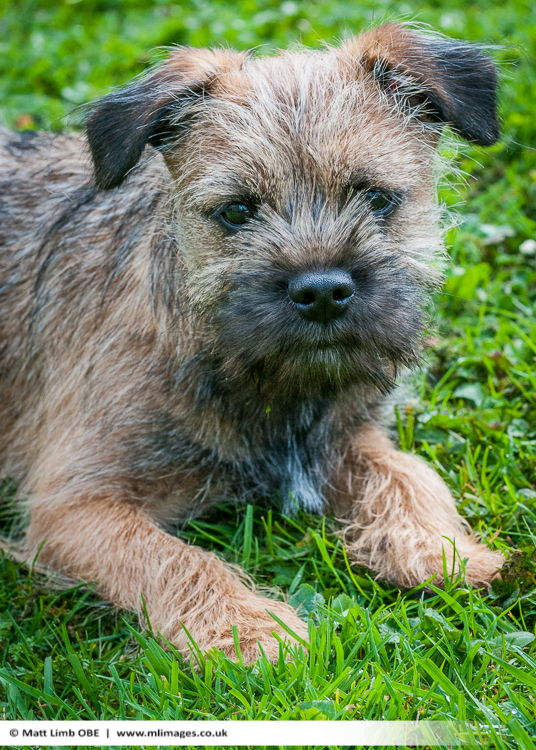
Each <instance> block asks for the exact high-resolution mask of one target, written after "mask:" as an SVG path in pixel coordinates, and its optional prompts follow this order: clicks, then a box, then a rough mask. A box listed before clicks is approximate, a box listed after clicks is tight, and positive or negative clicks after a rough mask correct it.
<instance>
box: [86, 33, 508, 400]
mask: <svg viewBox="0 0 536 750" xmlns="http://www.w3.org/2000/svg"><path fill="white" fill-rule="evenodd" d="M151 83H152V86H151ZM179 90H180V91H181V92H182V93H181V95H179V93H178V91H179ZM148 99H149V100H150V104H149V105H148V104H147V100H148ZM142 102H145V104H142ZM118 112H121V113H122V115H123V117H122V119H121V120H120V119H119V117H117V113H118ZM445 121H448V122H450V123H451V124H452V125H453V126H454V127H455V128H456V129H457V130H458V131H459V132H461V133H462V134H463V135H465V136H466V137H467V138H469V139H470V140H475V141H477V142H480V143H482V144H487V143H492V142H493V141H494V140H495V139H496V137H497V123H496V114H495V71H494V68H493V65H492V64H491V63H490V61H489V60H488V59H487V58H485V57H484V56H482V55H481V54H480V53H479V52H477V51H475V50H474V49H473V48H472V47H470V46H468V45H464V44H460V43H449V42H446V41H443V40H438V39H435V38H428V39H426V38H424V37H420V36H418V35H416V34H415V33H414V32H411V31H409V30H407V29H405V28H403V27H398V26H387V27H379V28H378V29H376V30H374V31H373V32H369V33H368V34H365V35H362V36H361V37H359V38H358V39H356V40H352V41H350V42H348V43H346V44H345V45H343V46H342V47H341V48H340V49H337V50H327V51H322V52H295V53H283V54H280V55H279V56H277V57H271V58H263V59H255V58H252V59H250V58H248V57H246V56H245V55H242V54H238V53H232V52H218V53H211V52H207V51H195V50H180V51H178V52H176V53H175V54H174V55H173V56H172V57H171V58H170V59H169V60H168V62H167V63H166V64H165V65H164V66H163V68H162V69H161V70H160V71H157V72H156V73H155V74H153V76H152V78H148V79H145V80H144V81H142V82H141V83H139V84H137V85H135V86H134V87H132V88H131V89H127V91H126V93H125V92H119V94H114V95H111V97H109V98H108V100H105V103H104V104H103V105H101V107H100V109H97V110H96V111H95V113H94V114H93V115H92V116H91V117H90V120H89V124H88V134H89V139H90V145H91V147H92V151H93V155H94V159H95V165H96V176H97V181H98V182H100V184H101V185H102V186H103V187H108V188H109V187H114V186H115V185H116V184H119V182H121V181H122V179H123V178H124V176H125V175H126V173H127V171H128V169H130V168H131V167H132V166H133V165H134V164H135V163H136V161H137V158H139V155H140V154H141V150H142V149H143V147H144V145H145V144H146V143H147V142H148V143H152V144H153V145H155V146H157V147H160V148H161V149H162V153H163V154H164V157H165V159H166V162H167V164H168V167H169V169H170V172H171V175H172V177H173V180H174V184H175V187H176V189H175V195H174V199H175V209H176V227H177V234H178V237H177V240H178V247H179V251H180V253H181V255H182V258H183V262H184V265H185V268H186V276H187V278H186V284H187V290H188V294H189V300H190V304H191V307H192V309H193V311H194V312H195V313H196V314H197V315H198V316H201V317H202V318H203V320H204V322H205V325H206V329H207V330H208V331H209V332H210V337H211V339H212V345H213V349H214V351H215V352H216V354H217V357H218V360H219V362H220V365H221V367H222V368H223V369H224V371H225V372H226V374H227V375H228V376H229V377H233V376H235V377H236V376H240V377H242V376H244V375H249V376H250V377H253V378H255V379H256V380H257V381H258V382H259V383H265V384H266V383H269V384H270V385H271V387H275V388H276V389H277V388H279V389H281V390H284V391H287V392H294V393H302V394H307V393H310V392H313V391H316V392H322V393H326V392H337V391H338V390H340V389H341V388H343V387H345V386H347V385H350V384H355V383H365V384H374V385H375V386H376V387H378V388H380V389H384V390H385V389H388V388H389V386H390V385H391V383H392V382H393V377H394V374H395V372H396V370H397V368H398V367H399V366H400V365H404V364H410V363H412V362H414V361H415V360H416V358H417V356H418V349H419V339H420V335H421V330H422V312H421V311H422V303H423V299H424V297H425V295H426V293H427V291H428V290H430V289H431V288H433V287H434V286H435V285H436V284H437V282H438V280H439V277H440V274H439V272H438V270H437V259H438V255H440V254H441V249H442V243H441V236H440V231H439V225H438V215H439V210H438V207H437V203H436V198H435V192H434V168H435V164H436V156H435V154H436V146H437V143H438V140H439V136H440V132H441V126H442V124H443V123H444V122H445ZM114 123H115V128H116V130H117V129H118V130H119V132H120V135H121V139H122V140H121V141H119V140H118V144H119V143H120V142H122V143H123V144H125V143H126V144H128V138H129V137H130V139H131V140H130V149H131V153H125V149H126V146H125V145H123V153H122V158H121V153H120V154H119V156H117V149H116V151H115V152H114V147H113V146H114V144H113V135H112V144H111V146H112V147H111V146H110V132H108V133H107V134H106V132H105V131H106V129H108V131H110V130H113V128H114ZM125 123H126V127H125ZM129 123H130V124H132V125H133V127H130V129H129ZM144 129H145V130H144ZM125 130H126V131H128V132H125ZM132 130H134V134H132ZM129 133H130V136H129ZM106 138H108V146H106V145H103V139H106ZM136 139H137V141H136ZM133 141H134V143H133ZM106 149H107V150H106ZM114 153H115V164H114V160H113V159H114V157H113V154H114ZM110 154H111V155H112V157H110Z"/></svg>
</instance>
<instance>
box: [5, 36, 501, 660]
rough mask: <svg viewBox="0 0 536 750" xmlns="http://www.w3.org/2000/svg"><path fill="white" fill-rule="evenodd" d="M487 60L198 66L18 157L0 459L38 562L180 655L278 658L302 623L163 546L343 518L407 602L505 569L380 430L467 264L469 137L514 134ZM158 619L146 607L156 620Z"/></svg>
mask: <svg viewBox="0 0 536 750" xmlns="http://www.w3.org/2000/svg"><path fill="white" fill-rule="evenodd" d="M496 91H497V73H496V69H495V66H494V64H493V62H492V61H491V60H490V59H489V58H488V57H487V56H486V55H485V54H484V53H483V52H482V50H481V49H480V48H479V47H478V46H476V45H471V44H468V43H464V42H460V41H454V40H451V39H446V38H443V37H440V36H438V35H433V34H429V33H423V32H422V31H416V30H414V29H413V28H411V27H410V26H406V25H403V24H400V25H399V24H385V25H381V26H378V27H376V28H373V29H371V30H368V31H366V32H363V33H361V34H360V35H359V36H357V37H355V38H351V39H348V40H347V41H345V42H343V43H342V44H341V45H340V46H339V47H337V48H326V49H323V50H315V51H313V50H295V51H291V52H280V53H279V54H277V55H274V56H266V57H254V56H252V55H250V54H247V53H242V52H235V51H232V50H229V49H219V50H213V51H210V50H207V49H190V48H177V49H175V50H173V51H172V53H171V54H170V56H169V58H168V59H167V60H166V61H165V62H163V64H161V65H160V66H159V67H157V68H156V69H153V70H151V71H149V73H148V74H146V75H144V76H142V77H141V78H138V79H135V80H134V81H133V82H132V83H131V84H130V85H127V86H126V87H125V88H122V89H120V90H118V91H114V92H112V93H110V94H108V95H106V96H104V97H103V98H101V99H100V100H98V101H97V102H96V103H95V104H94V105H93V106H92V107H91V109H90V111H89V113H88V114H87V127H86V129H87V136H85V137H83V136H80V135H58V136H53V135H50V134H34V133H20V134H11V133H9V132H7V131H5V130H3V131H2V132H1V136H0V164H1V175H0V180H1V188H0V217H1V223H0V248H1V251H0V424H2V428H3V429H2V433H1V434H0V464H1V465H2V467H3V470H4V471H5V472H6V473H7V474H9V476H10V477H12V478H13V479H14V480H15V481H16V482H17V483H18V486H19V487H20V489H21V493H22V494H23V495H24V496H27V497H28V498H29V500H28V506H29V510H30V522H29V527H28V531H27V536H26V542H25V545H26V546H25V554H26V557H27V559H32V558H33V557H34V556H36V555H37V554H39V561H41V562H43V563H44V564H46V565H47V566H51V567H52V568H55V569H57V570H59V571H64V572H66V573H67V574H69V575H70V576H74V577H76V578H78V579H82V580H85V581H94V582H97V583H98V587H99V590H100V592H101V594H102V596H103V597H105V598H107V599H108V600H110V601H111V602H114V603H115V604H116V605H119V606H120V607H124V608H131V609H137V610H138V611H140V610H141V608H142V606H144V607H146V611H147V613H148V615H149V619H150V621H151V625H152V627H153V629H154V630H155V631H158V632H160V633H161V634H162V635H163V636H164V637H165V638H166V639H168V640H169V641H170V642H172V643H173V644H175V645H176V647H177V648H178V649H179V650H180V651H181V652H184V653H187V652H188V648H189V636H188V633H189V634H190V635H191V637H192V638H193V639H194V640H195V641H196V642H197V644H198V645H199V647H200V648H202V649H210V648H213V647H216V648H218V649H222V650H223V651H224V652H226V653H227V654H228V655H231V656H232V655H234V653H235V646H234V639H233V626H237V628H238V633H239V638H240V647H241V651H242V655H243V658H244V660H245V661H252V660H254V659H255V658H256V655H257V654H258V650H259V648H260V647H262V649H263V650H264V652H265V653H266V655H267V656H268V657H269V658H272V659H277V656H278V653H279V642H278V639H277V638H274V634H276V635H278V636H280V638H286V637H287V635H286V630H285V629H283V628H282V627H280V625H279V624H278V623H277V622H276V621H275V619H274V618H272V616H271V614H270V612H273V613H274V614H275V615H277V617H278V618H279V619H280V620H281V621H283V622H284V623H286V625H287V629H289V630H291V631H292V632H294V633H295V634H296V636H297V637H298V639H299V638H301V637H302V636H304V633H305V630H304V624H303V623H302V621H301V620H300V618H299V617H298V615H297V614H296V612H294V610H293V609H292V608H291V607H290V606H288V605H287V604H286V603H284V602H281V601H272V600H269V599H267V598H264V597H262V596H260V595H259V594H258V593H256V592H255V591H254V590H252V588H251V587H250V586H248V585H247V584H246V583H245V582H244V581H243V579H242V577H241V575H240V574H239V572H237V571H236V570H235V569H234V568H232V567H230V566H227V565H226V564H225V563H224V562H222V560H220V559H219V558H218V557H217V556H216V555H214V554H212V553H209V552H207V551H204V550H202V549H200V548H198V547H195V546H192V545H189V544H187V543H185V542H184V541H181V539H180V538H177V537H175V536H173V535H171V534H169V533H167V532H166V528H169V527H170V525H172V524H176V523H180V522H181V520H182V521H184V520H185V519H188V518H190V517H192V516H194V515H196V514H200V513H202V512H203V511H204V510H205V509H206V508H208V507H209V506H210V505H211V504H213V503H214V502H216V501H219V500H222V499H226V500H228V499H235V500H236V501H240V502H243V501H248V502H249V501H253V500H256V499H260V500H262V499H265V500H266V501H270V500H274V499H275V500H276V501H278V502H280V503H281V504H282V506H283V508H284V509H285V510H286V511H287V512H291V511H292V509H293V508H294V507H295V506H296V505H297V506H299V507H301V508H303V509H305V510H307V511H311V512H315V513H322V512H324V511H325V510H326V509H327V508H331V509H332V511H333V512H334V514H335V515H336V516H337V517H338V518H339V519H342V520H343V522H344V524H345V535H346V536H345V539H346V544H347V550H348V554H349V556H350V558H351V559H352V560H353V561H354V562H356V563H359V564H362V565H365V566H368V567H369V568H370V569H371V570H373V571H374V572H375V573H376V574H377V575H378V576H379V577H381V578H383V579H386V580H388V581H390V582H392V583H394V584H396V585H398V586H400V587H412V586H415V585H416V584H420V583H422V582H424V581H426V580H427V579H429V578H430V577H431V576H434V575H435V576H436V577H435V582H436V583H437V584H439V585H441V582H442V580H443V560H444V558H446V560H447V564H448V566H449V569H450V568H452V569H453V570H459V569H460V564H461V563H460V561H463V560H465V561H466V563H465V575H466V579H467V581H469V582H471V583H473V584H475V585H479V586H485V585H488V584H489V582H490V581H491V580H492V579H493V578H494V576H496V575H497V571H498V570H499V568H500V567H501V565H502V562H503V558H502V556H501V555H500V554H498V553H497V552H493V551H491V550H490V549H488V548H487V547H486V546H485V545H483V544H481V543H478V542H477V541H476V540H475V538H474V537H473V535H472V533H471V531H470V529H468V526H467V523H466V522H465V521H464V520H463V519H462V518H461V517H460V516H459V515H458V513H457V511H456V507H455V503H454V500H453V498H452V496H451V494H450V492H449V490H448V489H447V487H446V485H445V484H444V482H443V481H442V480H441V479H440V477H439V476H438V475H437V474H436V473H435V471H434V470H433V469H432V468H430V467H429V466H428V465H427V464H426V463H425V462H424V461H423V460H422V459H420V458H418V457H417V456H415V455H411V454H409V453H402V452H401V451H399V450H397V449H396V448H395V447H394V445H393V444H392V443H391V441H390V439H389V437H388V436H387V434H386V433H385V432H384V431H383V429H382V427H381V413H382V405H383V403H384V401H385V398H386V396H387V394H389V392H390V391H391V390H392V389H393V387H394V385H395V381H396V378H397V374H398V373H399V372H400V370H401V369H403V368H406V367H412V366H414V365H416V364H418V362H419V358H420V351H421V349H422V345H423V328H424V326H425V313H424V312H423V309H424V307H425V305H426V302H427V300H428V299H429V297H430V294H431V292H432V291H433V290H434V289H436V288H437V287H438V285H439V284H440V283H441V278H442V275H441V258H442V255H443V252H444V248H443V242H442V236H441V229H440V223H441V222H440V219H441V210H440V208H439V206H438V202H437V198H436V195H435V180H436V175H437V169H438V164H439V161H440V159H439V157H438V155H437V146H438V143H439V140H440V137H441V133H442V131H443V129H444V126H445V125H447V124H448V125H449V126H450V128H451V129H452V130H453V131H454V132H455V133H457V134H458V135H460V136H462V137H463V138H465V139H466V140H468V141H470V142H472V143H476V144H479V145H482V146H489V145H491V144H493V143H494V142H495V141H496V140H497V139H498V137H499V125H498V120H497V113H496V96H497V94H496ZM142 602H144V604H143V605H142Z"/></svg>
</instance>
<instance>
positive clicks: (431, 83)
mask: <svg viewBox="0 0 536 750" xmlns="http://www.w3.org/2000/svg"><path fill="white" fill-rule="evenodd" d="M345 50H346V52H347V53H350V54H351V56H352V58H353V60H354V61H355V60H356V57H357V58H358V63H359V65H360V66H361V67H362V69H365V70H369V71H370V72H371V73H372V74H373V75H374V76H375V77H376V78H377V80H378V83H379V85H381V86H383V88H384V90H386V91H387V92H388V93H392V94H393V95H394V96H398V95H400V96H401V97H403V96H404V89H405V88H406V89H407V91H408V92H409V97H410V99H411V98H412V99H413V101H415V102H417V104H421V103H425V106H424V107H423V106H421V107H420V108H419V107H417V111H420V112H421V113H424V114H425V117H426V119H428V120H435V121H436V122H442V123H448V124H449V125H450V126H451V127H452V128H453V130H454V131H456V132H457V133H459V134H460V135H462V136H463V137H464V138H466V139H467V140H468V141H471V142H473V143H477V144H478V145H480V146H491V145H492V144H493V143H495V142H496V141H497V140H498V138H499V135H500V132H499V121H498V118H497V71H496V68H495V65H494V63H493V62H492V60H490V58H489V57H487V56H486V55H484V54H483V53H482V52H481V50H480V48H479V46H478V45H474V44H469V43H467V42H460V41H457V40H455V39H448V38H446V37H441V36H437V35H433V34H426V33H418V32H416V31H414V30H413V29H411V28H409V27H406V26H403V25H399V24H384V25H382V26H378V27H376V28H375V29H372V30H371V31H368V32H365V33H363V34H361V35H360V36H359V37H357V38H355V39H352V40H349V41H348V42H347V43H346V45H345ZM398 89H399V90H398Z"/></svg>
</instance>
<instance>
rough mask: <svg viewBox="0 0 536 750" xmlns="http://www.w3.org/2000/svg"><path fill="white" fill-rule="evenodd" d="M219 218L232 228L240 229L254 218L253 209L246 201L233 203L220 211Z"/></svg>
mask: <svg viewBox="0 0 536 750" xmlns="http://www.w3.org/2000/svg"><path fill="white" fill-rule="evenodd" d="M219 218H220V219H221V221H222V222H223V223H224V224H225V225H226V226H227V227H229V228H230V229H239V228H240V227H241V226H243V225H244V224H245V223H246V222H247V221H249V219H251V218H253V211H252V210H251V209H250V208H248V206H246V205H245V203H231V204H230V205H229V206H225V208H223V209H222V210H221V211H220V213H219Z"/></svg>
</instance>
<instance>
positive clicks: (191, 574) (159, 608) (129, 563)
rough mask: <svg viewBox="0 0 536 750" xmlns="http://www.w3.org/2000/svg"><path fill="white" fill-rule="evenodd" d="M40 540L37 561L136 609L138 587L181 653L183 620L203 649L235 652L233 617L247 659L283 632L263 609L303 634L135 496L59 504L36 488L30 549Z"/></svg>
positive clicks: (273, 652)
mask: <svg viewBox="0 0 536 750" xmlns="http://www.w3.org/2000/svg"><path fill="white" fill-rule="evenodd" d="M40 547H42V548H41V550H40V553H39V561H41V562H43V563H45V564H47V565H50V566H52V567H54V568H55V569H57V570H61V571H65V572H66V573H68V574H70V575H72V576H74V577H76V578H78V579H81V580H84V581H88V582H89V581H96V582H97V583H98V587H99V591H100V592H101V593H102V595H103V596H104V597H105V598H107V599H109V600H110V601H112V602H114V603H115V604H117V605H119V606H121V607H124V608H128V609H135V610H138V611H141V609H142V599H141V596H142V595H143V598H144V600H145V603H146V606H147V612H148V615H149V619H150V622H151V626H152V628H153V630H154V631H155V632H156V631H158V632H159V633H161V634H162V635H163V636H164V637H165V638H167V639H168V640H169V641H171V642H172V643H174V644H175V645H176V646H177V647H178V648H179V649H180V650H181V651H182V652H183V653H186V652H187V651H188V650H189V645H188V637H187V635H186V633H185V631H184V629H183V628H182V624H184V625H185V627H186V628H187V629H188V631H189V633H190V634H191V635H192V637H193V638H194V639H195V641H196V642H197V644H198V645H199V646H200V648H201V649H203V650H206V649H209V648H212V647H216V648H219V649H222V650H223V651H225V652H226V653H227V654H228V655H229V656H231V657H234V655H235V646H234V641H233V632H232V626H233V625H236V626H237V627H238V633H239V637H240V647H241V651H242V656H243V658H244V661H245V662H249V661H252V660H254V659H255V657H256V656H257V654H258V644H257V641H259V642H260V644H261V645H262V648H263V650H264V651H265V653H266V654H267V656H268V657H269V658H272V659H276V658H277V656H278V653H279V645H278V642H277V641H276V639H274V638H273V636H272V633H273V632H274V631H275V632H276V633H278V634H279V635H280V636H282V637H284V638H286V639H288V636H287V635H286V634H285V633H284V632H283V630H282V629H281V628H280V627H279V626H278V625H277V623H276V622H275V620H274V619H273V618H271V617H270V615H269V614H268V612H267V610H270V611H272V612H274V613H275V614H276V615H277V616H278V617H279V618H281V619H282V620H283V621H285V622H286V623H287V624H288V625H289V626H290V627H291V628H292V629H293V630H295V631H298V632H299V633H300V635H302V636H303V635H304V634H305V629H304V625H303V623H302V622H301V621H300V620H299V619H298V617H297V615H296V613H295V612H294V611H293V610H292V609H291V608H290V607H289V606H288V605H286V604H284V603H282V602H276V601H272V600H269V599H266V598H264V597H261V596H259V595H257V594H255V593H254V592H252V591H251V590H250V589H248V588H247V587H246V586H245V585H244V584H243V583H242V581H241V580H240V578H239V577H238V575H237V574H236V573H235V572H234V571H233V570H232V569H230V568H229V567H228V566H226V565H225V564H224V563H223V562H222V561H221V560H220V559H219V558H218V557H217V556H216V555H214V554H212V553H210V552H207V551H205V550H202V549H200V548H198V547H195V546H191V545H189V544H185V543H184V542H182V541H181V540H179V539H177V538H175V537H172V536H170V535H169V534H166V533H165V532H164V531H162V530H161V529H159V528H158V527H157V526H156V525H155V524H154V523H153V522H152V521H151V519H150V518H149V517H148V516H147V515H146V513H145V511H144V510H143V508H142V507H141V506H140V505H138V504H133V503H132V502H127V501H120V500H114V499H107V498H101V499H95V498H92V499H89V500H87V501H86V502H82V501H78V502H70V503H68V502H63V503H61V504H58V497H57V495H56V497H55V498H53V497H50V498H43V497H41V498H39V496H36V497H35V504H34V507H33V509H32V515H31V523H30V528H29V531H28V535H27V555H28V557H30V558H31V557H33V556H34V555H35V554H36V552H37V551H38V550H39V548H40Z"/></svg>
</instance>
